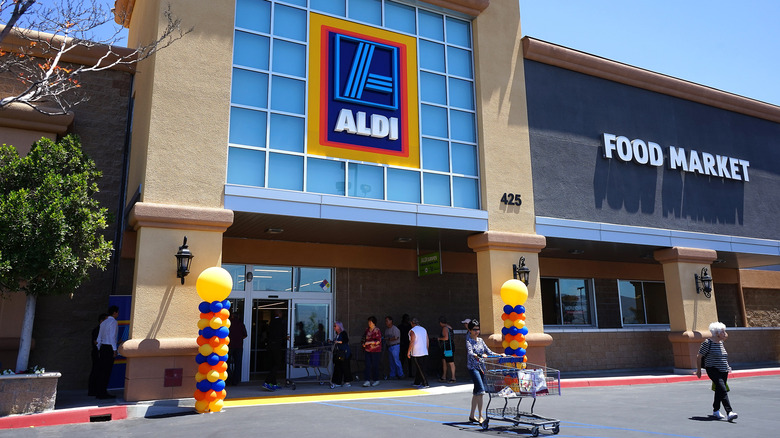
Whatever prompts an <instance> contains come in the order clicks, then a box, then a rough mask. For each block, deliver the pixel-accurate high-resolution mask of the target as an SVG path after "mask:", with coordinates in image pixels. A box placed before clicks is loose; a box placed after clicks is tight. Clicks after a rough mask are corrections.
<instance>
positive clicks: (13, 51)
mask: <svg viewBox="0 0 780 438" xmlns="http://www.w3.org/2000/svg"><path fill="white" fill-rule="evenodd" d="M47 5H50V6H47ZM163 15H164V19H165V23H166V26H165V27H164V29H163V30H162V33H161V34H160V37H159V38H158V39H157V40H155V41H153V42H151V43H149V44H147V45H142V46H139V47H137V48H135V49H132V50H127V49H124V50H122V49H118V48H116V47H115V46H114V44H116V43H117V41H119V39H120V37H119V33H120V32H121V31H122V27H121V26H118V25H116V26H115V31H114V33H113V35H110V36H108V37H102V38H101V37H98V36H97V33H96V30H97V29H98V27H101V26H104V25H106V24H108V23H111V22H114V21H115V20H114V14H113V13H112V12H111V11H110V10H108V9H107V8H106V6H105V5H104V4H103V2H100V1H98V0H53V1H50V2H48V3H46V5H44V3H43V2H40V1H37V0H0V25H2V24H4V26H3V27H2V30H0V44H2V47H4V48H5V49H3V50H0V73H10V74H11V75H13V77H15V78H17V79H18V80H19V82H20V84H21V85H22V86H21V88H20V91H19V92H18V93H14V95H13V96H7V97H4V98H1V99H0V108H3V107H6V106H8V105H11V104H13V103H20V104H24V105H28V106H30V107H32V108H33V109H35V110H36V111H39V112H41V113H44V114H50V115H56V114H65V113H67V112H68V111H69V110H70V109H71V108H73V107H74V106H76V105H78V104H79V103H81V102H83V101H85V100H86V99H87V97H88V96H87V94H86V93H84V92H82V90H80V88H81V81H80V77H81V75H83V74H85V73H90V72H97V71H101V70H106V69H110V68H115V67H117V66H120V65H133V64H136V63H138V62H140V61H142V60H144V59H146V58H148V57H150V56H152V55H153V54H154V53H156V52H157V51H158V50H162V49H164V48H166V47H168V46H170V45H171V44H172V43H173V42H174V41H176V40H178V39H180V38H182V37H183V36H184V35H185V34H187V33H189V32H190V31H192V29H191V28H190V29H189V30H183V29H182V27H181V20H179V19H177V18H175V17H174V16H173V14H172V13H171V10H170V5H169V6H168V9H167V10H166V11H165V12H164V14H163ZM118 19H119V20H118V21H122V22H124V21H125V20H124V19H123V17H118ZM85 49H87V50H91V51H96V52H98V53H99V54H100V58H99V60H98V61H97V62H95V63H94V64H93V65H81V64H67V63H66V62H65V61H63V59H66V58H67V55H68V54H70V53H75V52H78V51H79V50H85Z"/></svg>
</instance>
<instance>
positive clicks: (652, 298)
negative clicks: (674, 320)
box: [642, 282, 669, 324]
mask: <svg viewBox="0 0 780 438" xmlns="http://www.w3.org/2000/svg"><path fill="white" fill-rule="evenodd" d="M642 286H643V290H644V294H645V313H647V323H648V324H669V309H668V308H667V305H666V288H665V287H664V284H663V283H647V282H645V283H642Z"/></svg>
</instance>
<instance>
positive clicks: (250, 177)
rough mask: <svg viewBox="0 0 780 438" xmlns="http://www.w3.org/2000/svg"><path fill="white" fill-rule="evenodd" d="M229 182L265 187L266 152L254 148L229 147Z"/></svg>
mask: <svg viewBox="0 0 780 438" xmlns="http://www.w3.org/2000/svg"><path fill="white" fill-rule="evenodd" d="M227 182H228V184H241V185H245V186H255V187H263V186H264V185H265V152H263V151H258V150H254V149H244V148H233V147H231V148H229V149H228V171H227Z"/></svg>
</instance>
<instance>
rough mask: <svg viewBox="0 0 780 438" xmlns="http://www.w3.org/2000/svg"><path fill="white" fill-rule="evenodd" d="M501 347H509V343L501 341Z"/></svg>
mask: <svg viewBox="0 0 780 438" xmlns="http://www.w3.org/2000/svg"><path fill="white" fill-rule="evenodd" d="M501 346H502V347H504V348H506V347H508V346H509V342H508V341H501Z"/></svg>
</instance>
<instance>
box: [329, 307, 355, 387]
mask: <svg viewBox="0 0 780 438" xmlns="http://www.w3.org/2000/svg"><path fill="white" fill-rule="evenodd" d="M333 331H335V332H336V338H335V339H334V340H333V343H334V344H336V345H334V346H333V376H332V377H331V380H330V383H331V387H336V386H341V385H344V386H352V384H351V383H349V382H351V381H352V371H351V370H350V366H349V361H350V359H351V358H352V350H351V349H350V348H349V336H348V335H347V332H346V330H344V324H343V323H342V322H341V321H336V322H334V323H333Z"/></svg>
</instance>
